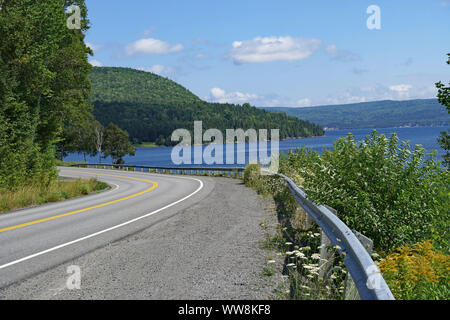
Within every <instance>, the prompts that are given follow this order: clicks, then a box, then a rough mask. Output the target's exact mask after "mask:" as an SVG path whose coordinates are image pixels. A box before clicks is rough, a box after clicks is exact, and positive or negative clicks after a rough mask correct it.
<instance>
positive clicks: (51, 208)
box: [0, 168, 214, 288]
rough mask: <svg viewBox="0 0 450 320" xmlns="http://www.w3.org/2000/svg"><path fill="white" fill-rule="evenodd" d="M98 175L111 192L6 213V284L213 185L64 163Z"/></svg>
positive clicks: (171, 210) (2, 258)
mask: <svg viewBox="0 0 450 320" xmlns="http://www.w3.org/2000/svg"><path fill="white" fill-rule="evenodd" d="M60 175H61V176H63V177H72V178H73V177H83V178H88V177H96V178H97V179H99V180H101V181H104V182H106V183H108V184H109V185H111V187H112V188H111V190H108V191H106V192H102V193H98V194H94V195H90V196H86V197H81V198H76V199H71V200H67V201H63V202H59V203H53V204H47V205H43V206H39V207H34V208H29V209H25V210H20V211H16V212H13V213H9V214H3V215H0V288H2V287H6V286H8V285H10V284H12V283H15V282H17V281H19V280H22V279H25V278H28V277H30V276H32V275H35V274H38V273H40V272H42V271H45V270H49V269H51V268H52V267H55V266H58V265H60V264H62V263H64V262H66V261H69V260H72V259H75V258H77V257H80V256H82V255H84V254H86V253H89V252H92V251H93V250H95V249H97V248H100V247H104V246H105V245H107V244H109V243H112V242H114V241H117V240H119V239H122V238H124V237H126V236H129V235H130V234H134V233H137V232H139V231H141V230H144V229H146V228H148V227H150V226H152V225H154V224H155V223H157V222H160V221H161V220H164V219H167V218H168V217H171V216H173V215H174V214H176V213H177V212H180V211H181V210H183V209H185V208H187V207H189V206H191V205H192V204H194V203H196V202H198V201H200V200H201V199H203V198H204V197H206V196H207V195H208V193H209V192H211V190H212V189H213V187H214V186H213V184H214V183H212V182H211V180H209V179H207V178H206V179H205V178H193V177H179V176H163V175H155V174H148V173H135V172H123V171H112V170H99V169H95V170H94V169H75V168H60Z"/></svg>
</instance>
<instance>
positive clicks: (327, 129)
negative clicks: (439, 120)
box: [324, 123, 450, 131]
mask: <svg viewBox="0 0 450 320" xmlns="http://www.w3.org/2000/svg"><path fill="white" fill-rule="evenodd" d="M449 126H450V123H449V124H446V125H441V124H439V125H430V126H400V127H364V128H324V130H325V131H339V130H369V129H373V130H376V129H408V128H438V127H442V128H448V127H449Z"/></svg>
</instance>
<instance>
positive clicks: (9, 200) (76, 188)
mask: <svg viewBox="0 0 450 320" xmlns="http://www.w3.org/2000/svg"><path fill="white" fill-rule="evenodd" d="M107 188H108V185H107V184H106V183H103V182H100V181H98V180H96V179H89V180H87V179H77V180H59V181H55V182H53V183H52V184H51V185H50V186H48V187H42V186H26V187H23V188H21V189H19V190H14V191H11V190H0V213H5V212H8V211H11V210H16V209H21V208H26V207H30V206H36V205H41V204H44V203H49V202H58V201H62V200H66V199H70V198H74V197H79V196H83V195H88V194H90V193H92V192H96V191H101V190H105V189H107Z"/></svg>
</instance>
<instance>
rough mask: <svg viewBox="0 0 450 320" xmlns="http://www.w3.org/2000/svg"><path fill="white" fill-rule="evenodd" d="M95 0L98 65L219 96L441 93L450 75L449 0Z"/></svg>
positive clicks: (288, 98) (299, 99) (257, 100)
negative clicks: (145, 73)
mask: <svg viewBox="0 0 450 320" xmlns="http://www.w3.org/2000/svg"><path fill="white" fill-rule="evenodd" d="M86 2H87V6H88V10H89V19H90V22H91V28H90V29H89V30H88V31H87V36H86V42H87V43H88V45H89V46H90V47H91V48H92V49H93V51H94V56H92V57H90V62H91V64H92V65H95V66H114V67H130V68H135V69H140V70H144V71H148V72H153V73H157V74H159V75H161V76H164V77H167V78H169V79H172V80H174V81H176V82H178V83H180V84H181V85H183V86H184V87H186V88H187V89H189V90H190V91H191V92H193V93H194V94H196V95H197V96H199V97H200V98H202V99H204V100H207V101H211V102H220V103H226V102H227V103H236V104H242V103H245V102H249V103H251V104H252V105H255V106H257V107H308V106H317V105H329V104H345V103H356V102H365V101H376V100H386V99H391V100H408V99H422V98H434V97H436V89H435V86H434V84H435V83H436V82H437V81H443V82H449V81H450V66H448V65H447V64H446V63H445V62H446V60H447V57H446V53H450V32H449V31H450V0H386V1H385V0H370V1H366V0H339V1H336V0H328V1H325V0H314V1H313V0H310V1H303V0H278V1H275V0H271V1H269V0H240V1H236V0H226V1H224V0H220V1H219V0H190V1H183V0H164V1H162V0H158V1H157V0H129V1H118V0H109V1H107V2H106V1H102V0H87V1H86ZM373 6H375V8H374V7H373ZM378 9H379V11H378Z"/></svg>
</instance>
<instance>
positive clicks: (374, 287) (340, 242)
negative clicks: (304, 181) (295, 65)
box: [278, 174, 395, 300]
mask: <svg viewBox="0 0 450 320" xmlns="http://www.w3.org/2000/svg"><path fill="white" fill-rule="evenodd" d="M278 175H279V176H280V177H282V178H283V179H284V180H285V181H286V182H287V183H288V186H289V189H290V190H291V192H292V194H293V195H294V197H295V199H296V200H297V201H298V203H299V204H300V205H301V206H302V207H303V209H304V210H305V211H306V212H307V213H308V214H309V215H310V216H311V217H312V218H313V219H314V220H315V222H316V223H317V224H318V225H319V226H320V228H322V230H323V232H325V234H326V235H327V237H328V238H329V239H330V241H331V242H332V244H333V245H334V246H339V248H340V249H339V252H340V253H341V254H343V253H345V258H344V262H345V265H346V266H347V268H348V271H349V272H350V274H351V276H352V278H353V281H354V282H355V285H356V288H357V289H358V292H359V295H360V297H361V299H363V300H395V298H394V296H393V294H392V293H391V290H390V289H389V287H388V285H387V284H386V281H385V280H384V279H383V276H382V275H381V273H380V271H379V269H378V267H377V266H376V264H375V263H374V262H373V260H372V258H371V257H370V255H369V253H368V252H367V250H366V249H365V248H364V246H363V245H362V244H361V242H360V241H359V240H358V238H357V237H356V235H355V234H354V233H353V232H352V230H351V229H350V228H349V227H348V226H347V225H346V224H345V223H344V222H342V221H341V220H340V219H339V218H338V217H337V216H336V215H335V214H333V213H332V212H331V211H330V210H329V209H328V208H327V207H325V206H322V205H321V206H318V205H316V204H314V203H313V202H312V201H310V200H308V198H307V196H306V193H305V192H304V191H303V190H302V189H300V188H299V187H298V186H297V185H296V184H295V183H294V181H292V179H290V178H289V177H287V176H285V175H282V174H278Z"/></svg>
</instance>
